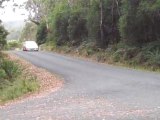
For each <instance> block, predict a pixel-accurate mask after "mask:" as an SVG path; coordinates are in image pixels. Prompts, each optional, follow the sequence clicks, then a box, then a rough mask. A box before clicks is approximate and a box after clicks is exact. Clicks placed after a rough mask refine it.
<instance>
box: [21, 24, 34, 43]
mask: <svg viewBox="0 0 160 120" xmlns="http://www.w3.org/2000/svg"><path fill="white" fill-rule="evenodd" d="M36 33H37V25H35V24H34V23H32V22H26V24H25V26H24V28H23V30H22V32H21V36H20V40H21V41H26V40H36Z"/></svg>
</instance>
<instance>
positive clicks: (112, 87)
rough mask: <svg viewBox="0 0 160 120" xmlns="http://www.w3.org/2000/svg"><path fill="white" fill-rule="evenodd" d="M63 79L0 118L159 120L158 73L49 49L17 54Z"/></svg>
mask: <svg viewBox="0 0 160 120" xmlns="http://www.w3.org/2000/svg"><path fill="white" fill-rule="evenodd" d="M15 54H16V55H18V56H20V57H23V58H25V59H26V60H28V61H30V62H31V63H33V64H34V65H36V66H39V67H42V68H45V69H47V70H49V71H51V72H53V73H57V74H59V75H61V76H63V78H64V81H65V83H64V86H63V88H62V89H60V90H59V91H57V92H55V93H51V94H49V95H46V96H45V97H43V98H34V99H31V100H26V101H24V102H23V103H17V104H14V105H10V106H8V107H6V108H1V109H0V120H160V74H159V73H150V72H144V71H137V70H132V69H127V68H122V67H115V66H110V65H104V64H98V63H94V62H90V61H86V60H81V59H77V58H71V57H66V56H63V55H59V54H56V53H49V52H15Z"/></svg>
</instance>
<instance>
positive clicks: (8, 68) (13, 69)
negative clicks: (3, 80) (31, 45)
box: [0, 59, 20, 82]
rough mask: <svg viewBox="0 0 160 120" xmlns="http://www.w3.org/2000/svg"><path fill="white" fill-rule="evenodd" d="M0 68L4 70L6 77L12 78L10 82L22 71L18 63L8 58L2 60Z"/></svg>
mask: <svg viewBox="0 0 160 120" xmlns="http://www.w3.org/2000/svg"><path fill="white" fill-rule="evenodd" d="M0 68H1V69H3V70H4V72H5V74H6V77H7V79H8V80H10V82H11V81H13V79H14V78H16V77H17V76H18V75H19V73H20V69H19V67H18V65H17V64H16V63H14V62H12V61H9V60H6V59H3V60H2V63H1V65H0Z"/></svg>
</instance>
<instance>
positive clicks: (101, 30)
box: [100, 0, 105, 47]
mask: <svg viewBox="0 0 160 120" xmlns="http://www.w3.org/2000/svg"><path fill="white" fill-rule="evenodd" d="M100 46H101V47H104V46H105V45H104V25H103V0H100Z"/></svg>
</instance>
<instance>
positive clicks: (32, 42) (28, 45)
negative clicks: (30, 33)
mask: <svg viewBox="0 0 160 120" xmlns="http://www.w3.org/2000/svg"><path fill="white" fill-rule="evenodd" d="M25 44H26V47H33V48H34V47H38V46H37V44H36V42H35V41H26V42H25Z"/></svg>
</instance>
